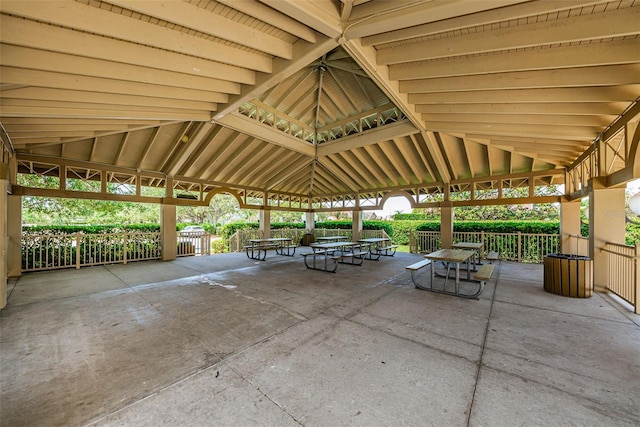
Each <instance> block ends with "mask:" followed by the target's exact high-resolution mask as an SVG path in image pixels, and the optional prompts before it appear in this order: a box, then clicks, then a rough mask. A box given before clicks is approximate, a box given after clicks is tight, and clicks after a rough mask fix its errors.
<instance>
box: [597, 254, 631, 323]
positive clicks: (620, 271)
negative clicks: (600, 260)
mask: <svg viewBox="0 0 640 427" xmlns="http://www.w3.org/2000/svg"><path fill="white" fill-rule="evenodd" d="M602 251H603V252H607V254H608V265H609V278H608V280H607V283H608V284H607V289H608V290H609V291H611V292H613V293H614V294H616V295H618V296H619V297H620V298H622V299H623V300H625V301H627V302H628V303H629V304H631V305H633V306H634V310H635V312H636V313H638V314H640V274H639V273H640V271H639V270H640V245H639V246H629V245H622V244H618V243H607V244H605V246H604V248H602Z"/></svg>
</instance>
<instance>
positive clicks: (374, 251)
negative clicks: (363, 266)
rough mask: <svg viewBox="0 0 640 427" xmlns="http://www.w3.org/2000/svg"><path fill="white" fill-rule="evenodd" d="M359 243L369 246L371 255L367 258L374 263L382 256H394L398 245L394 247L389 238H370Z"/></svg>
mask: <svg viewBox="0 0 640 427" xmlns="http://www.w3.org/2000/svg"><path fill="white" fill-rule="evenodd" d="M358 242H360V243H363V244H368V245H369V253H368V255H367V256H366V257H365V258H366V259H370V260H373V261H377V260H379V259H380V256H394V255H395V253H396V248H397V247H398V245H392V244H391V239H390V238H388V237H370V238H368V239H360V240H358Z"/></svg>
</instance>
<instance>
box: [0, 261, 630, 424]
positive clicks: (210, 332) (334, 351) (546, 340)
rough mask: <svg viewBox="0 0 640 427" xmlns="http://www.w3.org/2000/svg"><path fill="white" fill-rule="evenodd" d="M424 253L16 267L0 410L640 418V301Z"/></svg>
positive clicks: (2, 413)
mask: <svg viewBox="0 0 640 427" xmlns="http://www.w3.org/2000/svg"><path fill="white" fill-rule="evenodd" d="M421 258H422V257H421V256H420V255H414V254H406V253H398V254H396V256H395V257H388V258H383V259H381V260H380V261H365V264H364V266H361V267H358V266H350V265H340V266H339V268H338V271H337V273H335V274H331V273H324V272H319V271H311V270H307V269H306V268H305V267H304V263H303V260H302V257H300V256H295V257H292V258H290V257H282V256H277V255H275V254H271V253H270V254H269V255H268V257H267V260H266V261H264V262H260V261H253V260H249V259H247V257H246V256H245V255H244V254H242V253H235V254H224V255H214V256H209V257H190V258H181V259H178V260H175V261H172V262H139V263H131V264H128V265H111V266H106V267H90V268H84V269H81V270H65V271H54V272H42V273H30V274H25V275H23V276H22V277H20V278H19V279H17V280H12V281H11V283H10V284H11V289H10V292H11V293H10V296H9V303H8V305H7V307H6V308H5V309H4V310H2V311H1V312H0V322H1V323H0V327H1V331H0V332H1V336H0V357H1V359H0V381H1V399H0V424H1V425H2V426H52V425H65V426H66V425H70V426H76V425H100V426H102V425H135V426H141V425H142V426H157V425H185V426H186V425H188V426H205V425H208V426H211V425H216V426H226V425H229V426H248V425H259V426H288V425H292V426H295V425H307V426H337V425H362V426H396V425H398V426H399V425H402V426H425V425H434V426H467V425H470V426H514V425H529V426H541V425H547V426H565V425H577V426H614V425H615V426H638V425H640V316H638V315H634V314H632V313H631V312H629V311H628V310H626V309H625V308H624V307H622V306H620V305H619V304H618V303H617V302H616V301H615V300H614V299H613V298H612V297H610V296H609V295H606V294H596V295H594V296H593V297H591V298H589V299H573V298H565V297H561V296H556V295H551V294H548V293H545V292H544V290H543V288H542V276H543V269H542V266H541V265H528V264H517V263H510V262H501V263H500V264H499V265H498V267H497V268H496V271H495V272H494V275H493V278H492V280H491V282H490V283H489V284H488V285H487V287H486V288H485V290H484V293H483V294H482V296H481V298H480V300H465V299H461V298H455V297H451V296H447V295H442V294H435V293H431V292H425V291H421V290H418V289H415V288H414V286H413V285H412V283H411V280H410V276H409V274H408V273H407V271H406V270H405V267H406V266H407V265H409V264H412V263H414V262H416V261H418V260H419V259H421ZM423 274H426V272H425V273H423Z"/></svg>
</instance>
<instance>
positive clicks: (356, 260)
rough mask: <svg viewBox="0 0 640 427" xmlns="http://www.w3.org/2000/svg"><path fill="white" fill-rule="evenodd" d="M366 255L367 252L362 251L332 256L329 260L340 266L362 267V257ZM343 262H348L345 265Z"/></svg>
mask: <svg viewBox="0 0 640 427" xmlns="http://www.w3.org/2000/svg"><path fill="white" fill-rule="evenodd" d="M367 254H368V252H363V251H353V252H342V253H341V254H340V255H335V256H332V257H331V259H332V260H334V261H336V262H339V263H341V264H353V265H362V261H363V260H364V256H366V255H367ZM345 260H350V261H349V262H347V263H345Z"/></svg>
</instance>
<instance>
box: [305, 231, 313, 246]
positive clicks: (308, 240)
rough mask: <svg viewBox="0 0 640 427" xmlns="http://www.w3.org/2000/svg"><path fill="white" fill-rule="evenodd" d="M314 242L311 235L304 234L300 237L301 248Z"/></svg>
mask: <svg viewBox="0 0 640 427" xmlns="http://www.w3.org/2000/svg"><path fill="white" fill-rule="evenodd" d="M315 241H316V239H315V237H313V233H305V235H304V236H302V246H309V245H310V244H311V243H313V242H315Z"/></svg>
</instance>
